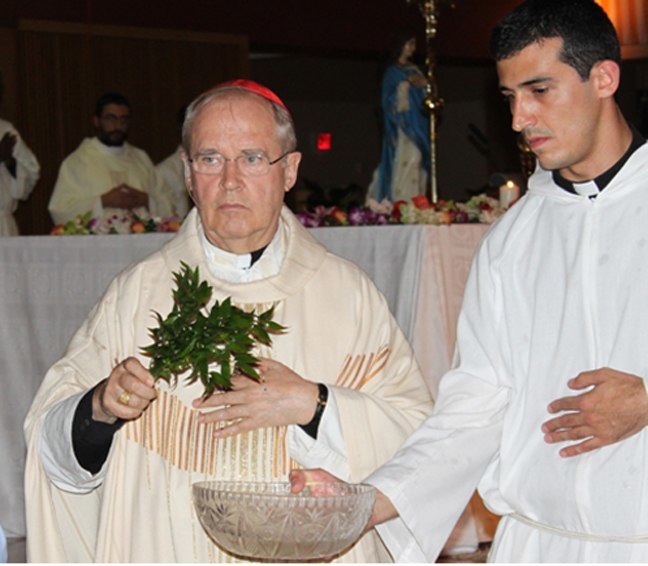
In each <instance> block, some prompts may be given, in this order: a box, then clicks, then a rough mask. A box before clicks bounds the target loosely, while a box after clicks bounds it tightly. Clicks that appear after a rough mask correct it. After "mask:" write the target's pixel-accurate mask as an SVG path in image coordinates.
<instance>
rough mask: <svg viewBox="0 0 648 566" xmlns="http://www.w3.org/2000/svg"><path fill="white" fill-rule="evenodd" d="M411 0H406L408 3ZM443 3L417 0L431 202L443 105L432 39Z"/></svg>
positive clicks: (434, 198)
mask: <svg viewBox="0 0 648 566" xmlns="http://www.w3.org/2000/svg"><path fill="white" fill-rule="evenodd" d="M409 2H411V0H408V3H409ZM443 4H450V6H453V4H452V2H450V1H449V0H418V5H419V10H420V11H421V15H422V16H423V19H424V21H425V44H426V50H425V64H426V67H427V73H426V74H427V87H426V90H427V95H426V97H425V99H424V101H423V105H424V106H425V110H426V111H427V113H428V114H429V115H430V171H429V174H430V186H429V195H428V197H429V198H430V199H431V200H432V202H437V201H438V200H439V190H438V184H437V175H436V165H437V159H436V139H437V131H436V130H437V120H438V115H439V113H440V111H441V108H442V107H443V99H442V98H441V97H440V96H439V89H438V86H437V82H436V76H435V69H436V50H435V46H434V40H435V38H436V34H437V28H438V25H439V13H440V12H441V6H442V5H443Z"/></svg>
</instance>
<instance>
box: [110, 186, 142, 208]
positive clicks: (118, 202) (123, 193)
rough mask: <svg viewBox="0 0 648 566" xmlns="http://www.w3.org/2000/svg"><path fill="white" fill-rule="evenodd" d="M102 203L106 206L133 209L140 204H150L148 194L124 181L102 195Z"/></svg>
mask: <svg viewBox="0 0 648 566" xmlns="http://www.w3.org/2000/svg"><path fill="white" fill-rule="evenodd" d="M101 204H102V206H104V207H112V208H126V209H128V210H132V209H133V208H139V207H140V206H148V195H147V194H146V193H145V192H143V191H140V190H139V189H135V188H133V187H131V186H129V185H126V184H124V183H123V184H121V185H118V186H116V187H114V188H112V189H110V190H109V191H108V192H107V193H104V194H103V195H101Z"/></svg>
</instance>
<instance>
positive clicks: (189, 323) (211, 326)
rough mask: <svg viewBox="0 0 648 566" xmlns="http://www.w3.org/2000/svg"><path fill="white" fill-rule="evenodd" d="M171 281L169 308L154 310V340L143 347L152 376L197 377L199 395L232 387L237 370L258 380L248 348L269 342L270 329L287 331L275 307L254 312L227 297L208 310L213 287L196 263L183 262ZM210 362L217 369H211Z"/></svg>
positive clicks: (174, 380) (169, 378) (193, 379)
mask: <svg viewBox="0 0 648 566" xmlns="http://www.w3.org/2000/svg"><path fill="white" fill-rule="evenodd" d="M173 281H174V283H175V288H174V289H173V291H172V297H173V306H172V308H171V311H170V312H169V314H168V315H167V316H166V318H163V317H162V315H160V314H159V313H158V312H156V311H154V312H153V315H154V317H155V320H156V322H157V327H154V328H149V329H148V331H149V336H150V338H151V340H152V343H151V344H149V345H147V346H144V347H142V348H141V351H142V353H143V354H145V355H146V356H149V357H150V358H151V363H150V367H149V370H150V372H151V374H152V375H153V377H154V378H155V379H163V380H164V381H167V382H168V383H169V384H171V385H175V384H176V383H177V379H178V377H179V376H180V375H181V374H183V373H186V372H189V373H188V376H187V377H186V381H187V383H189V384H191V383H194V382H196V381H197V380H200V381H201V382H202V383H203V385H204V394H203V397H208V396H209V395H211V394H212V393H213V392H214V391H215V390H216V389H230V388H231V378H232V375H233V374H235V373H241V374H243V375H246V376H248V377H250V378H252V379H257V380H258V379H260V377H259V374H258V371H257V370H256V367H255V366H256V364H257V363H258V359H257V358H256V357H255V356H254V355H253V354H252V351H253V350H254V348H255V346H256V345H257V344H258V343H262V344H265V345H267V346H271V345H272V339H271V337H270V334H278V333H282V332H283V331H285V328H284V327H283V326H282V325H280V324H278V323H276V322H274V321H273V320H272V317H273V315H274V306H273V307H271V308H270V309H268V310H266V311H265V312H263V313H261V314H256V313H254V312H246V311H244V310H242V309H240V308H238V307H236V306H234V305H233V304H232V301H231V298H230V297H227V298H226V299H224V300H223V301H221V302H218V301H214V304H213V306H212V307H211V309H207V305H208V304H209V301H210V300H211V297H212V293H213V289H212V287H211V286H210V285H209V283H207V282H206V281H201V280H200V273H199V270H198V267H196V268H194V269H192V268H191V267H190V266H189V265H187V264H186V263H185V262H181V263H180V271H178V272H174V273H173ZM212 366H217V367H218V368H219V369H218V370H212V371H210V369H209V368H210V367H212Z"/></svg>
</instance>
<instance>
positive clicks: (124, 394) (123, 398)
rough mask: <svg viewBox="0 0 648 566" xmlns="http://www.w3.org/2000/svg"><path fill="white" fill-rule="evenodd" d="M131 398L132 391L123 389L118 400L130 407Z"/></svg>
mask: <svg viewBox="0 0 648 566" xmlns="http://www.w3.org/2000/svg"><path fill="white" fill-rule="evenodd" d="M130 398H131V393H130V391H126V389H124V391H122V394H121V395H120V396H119V399H117V402H118V403H119V404H121V405H126V406H127V407H128V404H129V403H130Z"/></svg>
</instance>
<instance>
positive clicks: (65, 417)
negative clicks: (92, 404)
mask: <svg viewBox="0 0 648 566" xmlns="http://www.w3.org/2000/svg"><path fill="white" fill-rule="evenodd" d="M85 394H86V392H83V393H79V394H77V395H73V396H72V397H68V398H67V399H64V400H63V401H60V402H59V403H57V404H56V405H53V406H52V407H51V408H50V409H49V410H48V411H47V412H46V413H45V414H44V415H43V416H42V418H41V427H40V429H41V436H40V440H39V442H38V454H39V456H40V459H41V462H42V464H43V469H44V470H45V474H46V475H47V477H48V478H49V479H50V480H51V481H52V483H53V484H54V485H55V486H56V487H58V488H59V489H62V490H63V491H68V492H70V493H89V492H90V491H92V490H93V489H95V488H96V487H98V486H99V485H101V483H102V482H103V480H104V476H105V466H104V467H102V469H101V470H99V472H98V473H97V474H95V475H93V474H91V473H90V472H89V471H88V470H86V469H85V468H83V467H81V465H80V464H79V462H78V461H77V458H76V455H75V454H74V448H73V446H72V423H73V421H74V414H75V412H76V409H77V406H78V405H79V402H80V401H81V398H82V397H83V396H84V395H85Z"/></svg>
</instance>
